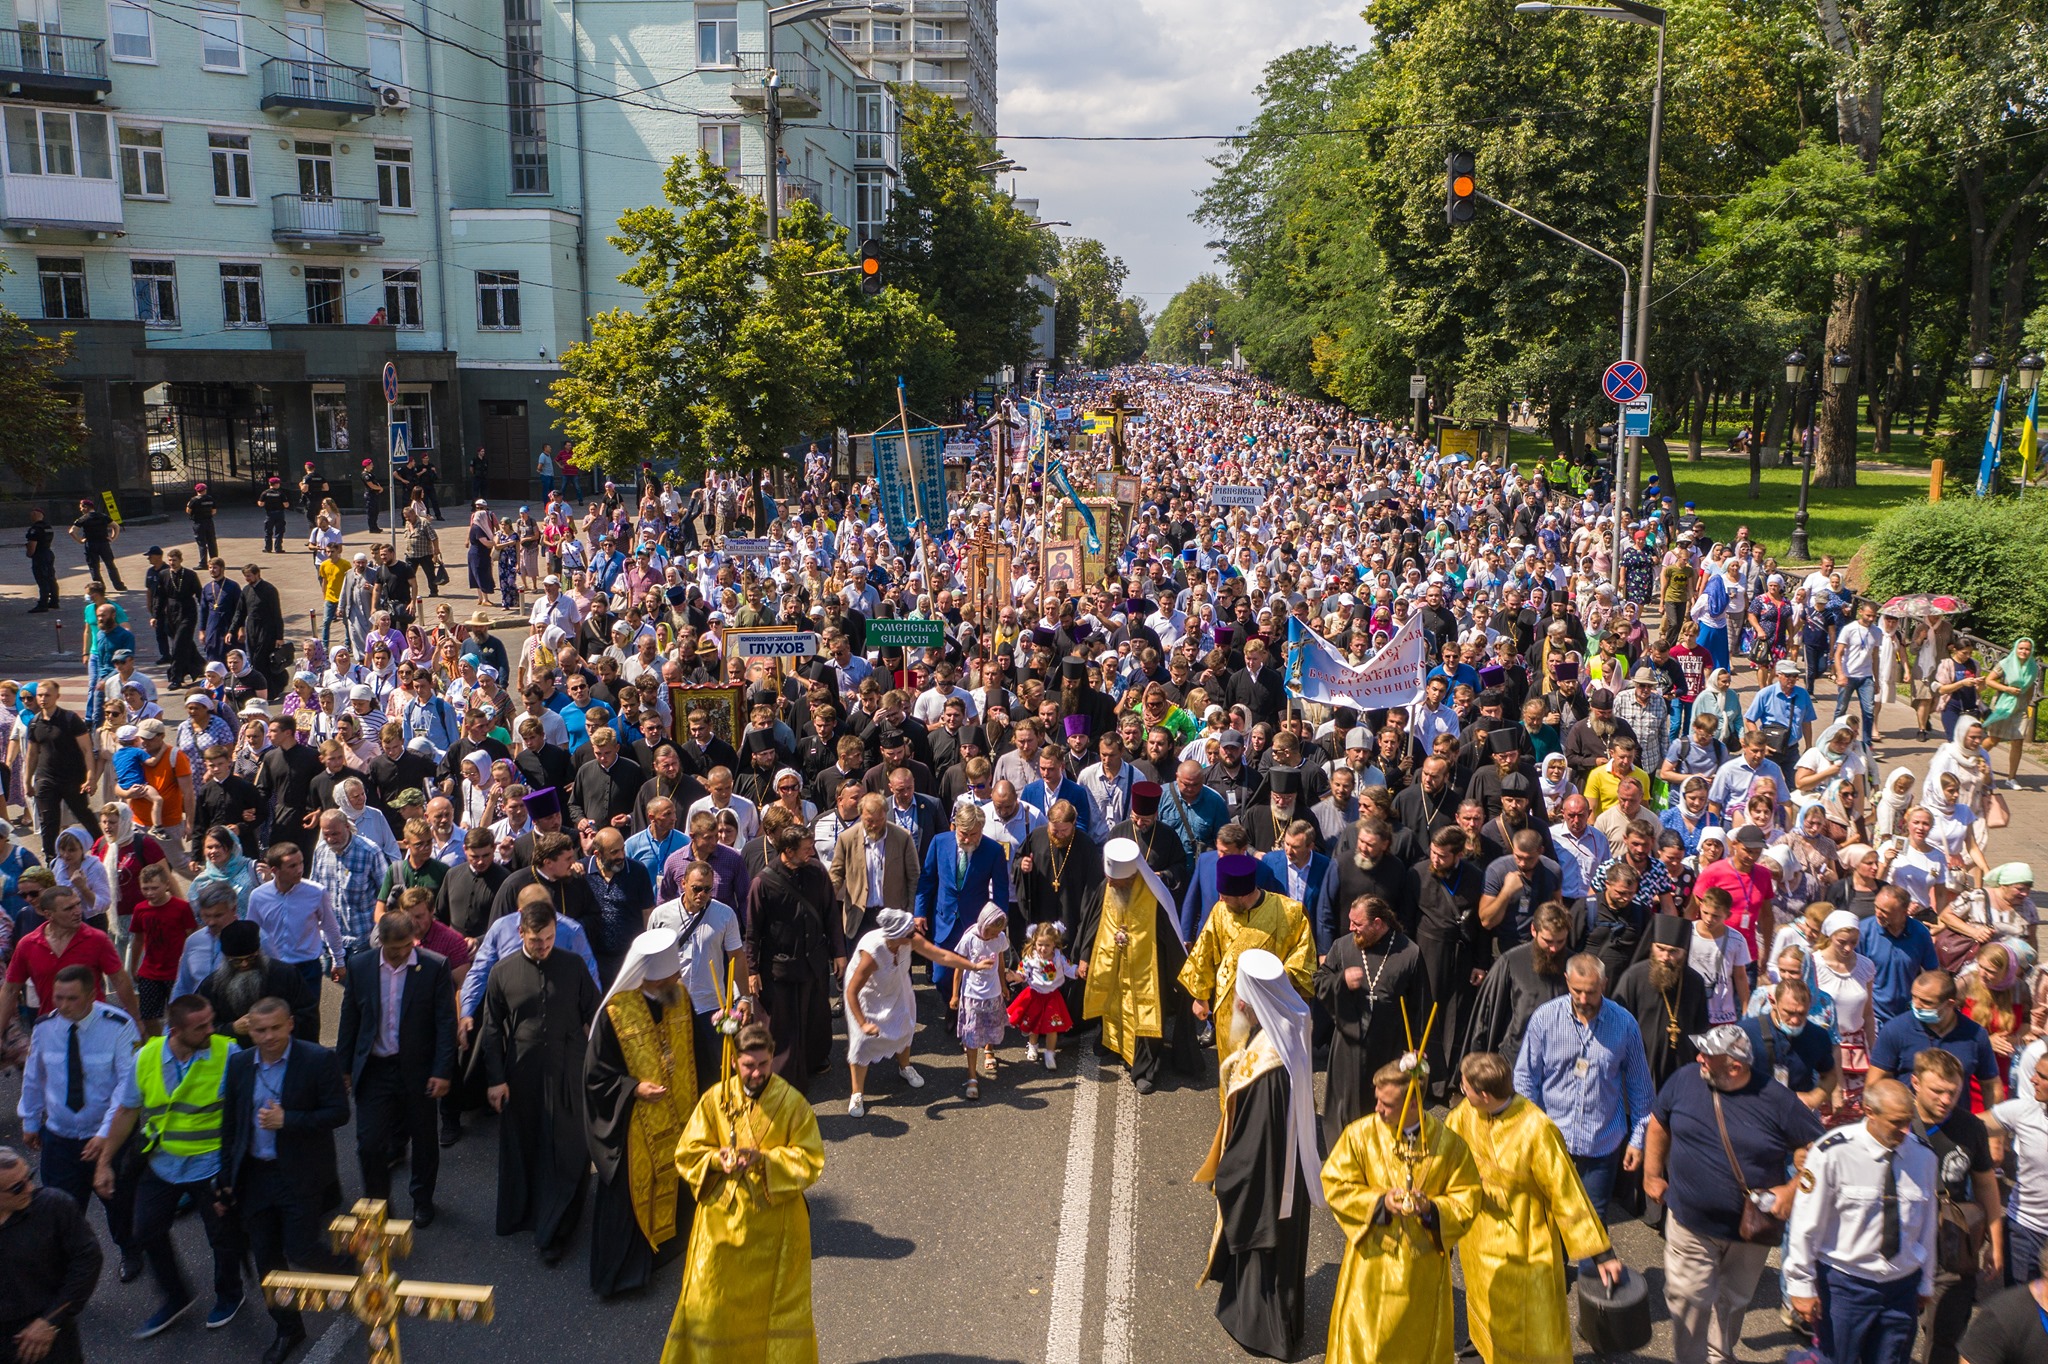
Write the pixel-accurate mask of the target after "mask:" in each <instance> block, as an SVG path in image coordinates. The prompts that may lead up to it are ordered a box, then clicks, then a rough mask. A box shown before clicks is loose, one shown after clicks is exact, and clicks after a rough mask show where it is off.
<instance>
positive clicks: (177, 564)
mask: <svg viewBox="0 0 2048 1364" xmlns="http://www.w3.org/2000/svg"><path fill="white" fill-rule="evenodd" d="M171 555H172V556H173V559H172V564H171V567H169V568H167V569H166V570H164V579H163V582H164V592H163V615H162V619H163V623H164V633H165V634H166V635H168V636H169V637H170V641H171V656H170V661H169V669H168V672H167V674H166V680H167V681H169V683H170V685H171V689H172V690H174V691H175V690H176V689H177V688H179V687H181V686H184V685H185V684H186V683H188V682H194V681H197V680H198V679H200V678H202V677H204V676H205V675H206V659H205V657H204V656H202V655H201V654H200V652H199V590H200V589H199V575H198V574H197V573H194V572H193V571H192V570H191V569H189V568H187V567H185V564H184V559H185V555H184V552H183V551H182V550H175V549H174V550H172V551H171Z"/></svg>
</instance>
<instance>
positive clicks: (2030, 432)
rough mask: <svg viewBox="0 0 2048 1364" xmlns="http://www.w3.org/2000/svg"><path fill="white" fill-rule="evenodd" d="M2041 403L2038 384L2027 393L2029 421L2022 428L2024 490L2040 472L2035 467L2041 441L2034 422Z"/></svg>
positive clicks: (2021, 451)
mask: <svg viewBox="0 0 2048 1364" xmlns="http://www.w3.org/2000/svg"><path fill="white" fill-rule="evenodd" d="M2040 401H2041V387H2040V385H2039V384H2036V385H2035V386H2034V387H2033V388H2032V389H2031V390H2029V392H2028V393H2027V420H2026V422H2025V423H2024V424H2023V425H2022V426H2021V427H2020V486H2021V488H2023V489H2024V488H2025V487H2026V485H2027V484H2029V483H2032V482H2033V481H2034V478H2035V476H2036V475H2037V474H2038V473H2039V472H2040V471H2039V470H2037V469H2036V468H2035V467H2034V460H2035V458H2036V456H2037V455H2038V453H2039V447H2040V441H2041V437H2040V432H2039V428H2038V427H2037V426H2036V425H2035V422H2034V416H2035V412H2036V410H2037V409H2038V407H2039V405H2040Z"/></svg>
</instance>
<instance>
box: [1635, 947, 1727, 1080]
mask: <svg viewBox="0 0 2048 1364" xmlns="http://www.w3.org/2000/svg"><path fill="white" fill-rule="evenodd" d="M1651 965H1652V963H1651V962H1649V961H1639V962H1637V963H1636V964H1635V965H1634V966H1631V967H1629V968H1628V970H1626V971H1624V972H1622V975H1621V982H1620V984H1618V985H1616V986H1615V987H1614V994H1613V999H1614V1002H1615V1003H1616V1004H1619V1005H1620V1006H1621V1007H1622V1008H1624V1009H1627V1010H1628V1011H1629V1012H1630V1013H1631V1014H1633V1015H1635V1020H1636V1026H1637V1027H1639V1028H1641V1029H1642V1033H1643V1054H1644V1055H1645V1056H1646V1057H1648V1058H1649V1062H1650V1081H1651V1083H1652V1084H1654V1085H1655V1086H1656V1087H1657V1088H1658V1089H1662V1088H1663V1087H1664V1082H1665V1081H1666V1080H1668V1079H1670V1078H1671V1076H1672V1075H1673V1074H1674V1073H1675V1072H1676V1071H1677V1070H1678V1069H1679V1068H1680V1067H1682V1066H1689V1065H1691V1064H1692V1063H1693V1062H1694V1061H1697V1060H1698V1059H1699V1050H1698V1049H1697V1048H1696V1047H1694V1046H1693V1044H1692V1039H1693V1037H1694V1036H1695V1035H1696V1034H1698V1033H1703V1032H1705V1031H1706V1030H1707V983H1706V982H1705V981H1703V980H1701V979H1700V975H1699V972H1697V971H1694V970H1691V969H1689V968H1686V967H1680V968H1679V971H1678V984H1676V985H1674V986H1673V987H1672V988H1671V989H1669V990H1659V989H1658V988H1657V987H1656V986H1655V985H1654V984H1652V983H1651V981H1650V967H1651ZM1674 1017H1675V1018H1676V1019H1677V1023H1678V1039H1677V1041H1676V1042H1673V1040H1672V1037H1671V1025H1672V1020H1673V1018H1674Z"/></svg>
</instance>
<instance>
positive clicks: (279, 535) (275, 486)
mask: <svg viewBox="0 0 2048 1364" xmlns="http://www.w3.org/2000/svg"><path fill="white" fill-rule="evenodd" d="M256 505H257V506H259V507H261V508H263V552H264V553H265V554H282V553H284V509H285V505H286V499H285V495H284V480H283V479H281V478H279V477H278V476H277V475H276V474H272V475H271V476H270V482H269V483H268V484H267V485H265V487H264V489H263V491H262V492H260V493H258V494H257V495H256ZM214 557H218V556H214Z"/></svg>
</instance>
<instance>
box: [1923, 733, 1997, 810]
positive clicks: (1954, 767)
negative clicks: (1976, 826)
mask: <svg viewBox="0 0 2048 1364" xmlns="http://www.w3.org/2000/svg"><path fill="white" fill-rule="evenodd" d="M1984 735H1985V726H1984V722H1983V721H1982V720H1978V719H1974V718H1972V719H1966V720H1964V721H1963V722H1962V723H1961V724H1959V725H1957V726H1956V732H1955V737H1954V738H1952V739H1950V740H1949V741H1948V742H1947V743H1945V744H1943V745H1942V746H1941V747H1939V748H1937V749H1935V750H1934V758H1933V760H1932V761H1930V762H1929V763H1928V764H1927V782H1926V790H1927V792H1928V793H1930V794H1932V793H1933V792H1934V791H1936V790H1937V789H1939V785H1940V780H1941V777H1942V774H1943V773H1953V774H1955V779H1956V782H1957V783H1958V785H1959V787H1960V789H1959V790H1958V791H1957V793H1956V804H1957V805H1958V806H1960V807H1962V808H1964V809H1967V810H1968V811H1969V812H1970V814H1971V815H1973V816H1975V817H1976V818H1978V819H1982V818H1983V817H1984V809H1985V806H1986V805H1987V804H1988V802H1989V797H1990V795H1991V791H1992V787H1993V785H1994V783H1995V781H1996V778H1994V777H1993V775H1992V772H1991V757H1990V754H1989V753H1987V752H1986V751H1985V750H1986V744H1985V739H1984ZM1957 818H1958V819H1962V820H1963V822H1964V823H1968V822H1969V820H1967V819H1963V817H1962V816H1961V815H1958V816H1957Z"/></svg>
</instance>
